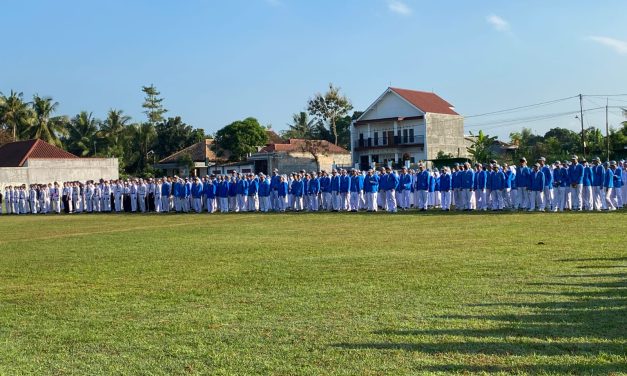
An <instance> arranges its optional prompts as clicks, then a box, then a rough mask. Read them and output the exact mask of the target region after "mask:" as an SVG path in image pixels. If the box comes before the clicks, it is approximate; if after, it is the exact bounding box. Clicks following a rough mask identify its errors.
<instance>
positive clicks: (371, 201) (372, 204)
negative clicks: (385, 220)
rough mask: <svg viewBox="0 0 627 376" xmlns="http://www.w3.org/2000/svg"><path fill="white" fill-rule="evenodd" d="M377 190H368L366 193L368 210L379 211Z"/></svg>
mask: <svg viewBox="0 0 627 376" xmlns="http://www.w3.org/2000/svg"><path fill="white" fill-rule="evenodd" d="M377 196H378V195H377V192H368V193H366V209H367V210H368V211H373V212H375V211H377V208H378V205H377Z"/></svg>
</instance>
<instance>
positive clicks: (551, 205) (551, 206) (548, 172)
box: [538, 157, 557, 211]
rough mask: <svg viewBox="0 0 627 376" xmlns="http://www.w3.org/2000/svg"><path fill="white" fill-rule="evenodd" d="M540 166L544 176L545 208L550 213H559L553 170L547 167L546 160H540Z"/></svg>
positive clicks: (542, 158)
mask: <svg viewBox="0 0 627 376" xmlns="http://www.w3.org/2000/svg"><path fill="white" fill-rule="evenodd" d="M538 163H539V164H540V171H542V173H543V174H544V190H543V193H544V206H545V208H547V209H548V210H549V211H557V205H556V203H555V195H554V192H553V170H552V169H551V168H550V167H549V166H547V165H546V158H544V157H540V158H538Z"/></svg>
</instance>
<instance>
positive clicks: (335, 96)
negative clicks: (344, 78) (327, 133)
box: [307, 84, 353, 145]
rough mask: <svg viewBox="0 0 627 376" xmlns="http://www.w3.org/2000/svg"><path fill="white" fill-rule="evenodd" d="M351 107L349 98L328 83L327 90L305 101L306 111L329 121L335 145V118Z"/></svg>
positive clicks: (336, 141)
mask: <svg viewBox="0 0 627 376" xmlns="http://www.w3.org/2000/svg"><path fill="white" fill-rule="evenodd" d="M352 109H353V105H352V104H351V102H350V100H349V99H348V98H347V97H345V96H343V95H341V94H340V88H339V87H334V86H333V84H329V90H328V91H327V92H326V93H325V94H324V95H322V94H320V93H318V94H316V95H315V96H314V98H312V99H310V100H309V101H308V103H307V111H308V112H309V114H310V115H311V116H312V117H314V119H316V120H319V121H321V122H326V123H329V126H330V130H331V134H333V137H334V140H335V145H337V144H338V131H337V120H338V119H339V118H341V117H344V116H346V115H347V114H348V112H349V111H350V110H352Z"/></svg>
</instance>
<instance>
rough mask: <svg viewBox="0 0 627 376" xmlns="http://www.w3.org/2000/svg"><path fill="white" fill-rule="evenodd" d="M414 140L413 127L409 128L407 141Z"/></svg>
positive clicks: (412, 141)
mask: <svg viewBox="0 0 627 376" xmlns="http://www.w3.org/2000/svg"><path fill="white" fill-rule="evenodd" d="M415 141H416V140H415V139H414V129H413V128H411V129H410V130H409V142H411V143H414V142H415Z"/></svg>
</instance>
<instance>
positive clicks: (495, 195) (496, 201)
mask: <svg viewBox="0 0 627 376" xmlns="http://www.w3.org/2000/svg"><path fill="white" fill-rule="evenodd" d="M506 181H507V177H506V176H505V172H503V170H502V169H500V168H499V165H498V164H496V163H495V164H493V165H492V174H491V175H490V187H491V188H490V196H492V197H490V203H491V204H492V210H493V211H501V210H503V209H504V208H505V200H504V196H505V194H504V191H505V187H506V185H507V183H506Z"/></svg>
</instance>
